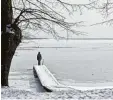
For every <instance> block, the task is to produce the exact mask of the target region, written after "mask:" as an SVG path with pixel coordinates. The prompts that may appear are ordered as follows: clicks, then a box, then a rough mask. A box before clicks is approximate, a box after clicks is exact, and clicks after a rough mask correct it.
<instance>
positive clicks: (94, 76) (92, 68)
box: [11, 40, 113, 86]
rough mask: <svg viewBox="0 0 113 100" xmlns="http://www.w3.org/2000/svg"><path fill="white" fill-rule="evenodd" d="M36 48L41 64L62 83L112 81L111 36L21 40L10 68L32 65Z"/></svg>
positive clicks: (16, 68) (112, 51) (112, 53)
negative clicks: (107, 37)
mask: <svg viewBox="0 0 113 100" xmlns="http://www.w3.org/2000/svg"><path fill="white" fill-rule="evenodd" d="M39 47H40V48H39ZM38 51H41V53H42V56H43V59H44V64H45V65H46V66H47V67H48V69H49V70H50V71H51V72H52V73H53V74H54V75H55V77H56V78H57V79H58V80H59V81H60V82H62V83H63V84H64V83H65V84H67V85H70V84H72V85H76V84H77V83H78V84H79V83H80V84H81V85H82V83H85V84H87V83H89V84H90V86H91V83H93V86H94V85H95V83H96V86H97V83H108V84H109V83H110V82H113V74H112V73H113V67H112V66H113V40H109V41H107V40H105V41H104V40H100V41H99V40H90V41H87V40H68V41H65V40H59V41H56V40H31V41H30V40H24V41H23V43H22V44H21V45H20V46H19V47H18V50H17V53H16V55H17V56H15V57H14V59H13V63H12V67H11V70H21V69H22V70H23V69H26V68H27V69H32V66H33V65H34V64H37V61H36V55H37V53H38ZM25 62H27V63H25ZM23 66H24V67H23ZM69 81H70V82H69ZM74 83H75V84H74ZM110 84H111V83H110ZM110 84H109V85H110ZM87 85H88V84H87ZM106 85H107V84H106ZM111 85H112V84H111Z"/></svg>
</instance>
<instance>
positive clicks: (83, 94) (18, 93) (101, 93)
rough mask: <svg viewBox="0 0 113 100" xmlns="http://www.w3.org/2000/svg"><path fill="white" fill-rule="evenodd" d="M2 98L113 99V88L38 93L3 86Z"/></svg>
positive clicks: (41, 99) (40, 99) (47, 99)
mask: <svg viewBox="0 0 113 100" xmlns="http://www.w3.org/2000/svg"><path fill="white" fill-rule="evenodd" d="M1 98H2V100H15V99H21V100H24V99H27V100H29V99H31V100H34V99H37V100H88V99H90V100H102V99H103V100H113V88H111V89H109V88H108V89H95V90H87V91H80V90H75V91H61V92H51V93H47V92H44V93H36V92H31V91H28V90H21V89H15V88H2V89H1Z"/></svg>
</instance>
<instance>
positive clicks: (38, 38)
mask: <svg viewBox="0 0 113 100" xmlns="http://www.w3.org/2000/svg"><path fill="white" fill-rule="evenodd" d="M23 39H24V40H34V39H36V40H43V39H53V38H23ZM59 40H113V38H62V39H59Z"/></svg>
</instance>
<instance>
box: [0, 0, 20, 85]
mask: <svg viewBox="0 0 113 100" xmlns="http://www.w3.org/2000/svg"><path fill="white" fill-rule="evenodd" d="M11 2H12V1H11V0H1V5H2V7H1V8H2V9H1V19H2V20H1V21H2V27H1V31H2V32H1V33H2V35H1V85H2V86H8V75H9V70H10V65H11V61H12V58H13V55H14V53H15V50H16V48H17V46H18V45H19V43H20V42H21V30H20V28H19V27H18V26H17V25H16V24H13V23H12V18H13V11H12V4H11ZM7 25H11V28H12V29H13V30H14V33H13V34H12V33H10V31H9V32H7V31H6V26H7Z"/></svg>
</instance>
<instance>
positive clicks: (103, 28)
mask: <svg viewBox="0 0 113 100" xmlns="http://www.w3.org/2000/svg"><path fill="white" fill-rule="evenodd" d="M64 1H66V2H68V1H69V3H76V4H84V3H85V4H87V3H88V1H89V0H64ZM103 1H105V0H103ZM56 8H57V10H58V11H61V9H60V7H56ZM58 8H59V9H58ZM62 13H63V15H64V16H66V17H67V19H66V20H67V21H71V22H76V21H84V24H85V25H86V26H85V27H78V28H76V27H75V29H76V30H78V31H83V32H87V33H88V34H85V35H79V36H78V35H72V34H70V37H75V38H79V37H86V38H113V26H110V25H106V24H104V25H95V26H90V25H91V24H95V23H98V22H101V21H104V20H105V19H104V18H103V16H102V15H101V14H100V13H99V11H96V10H92V11H88V10H86V9H84V10H83V11H82V15H80V12H75V13H74V14H73V15H70V16H68V13H66V12H65V11H63V12H62ZM110 17H111V18H112V17H113V16H109V18H110ZM109 18H108V19H109ZM29 32H30V31H29ZM33 33H34V34H36V36H38V37H51V36H50V35H47V34H44V33H41V34H37V31H34V32H33ZM62 34H65V33H62Z"/></svg>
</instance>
